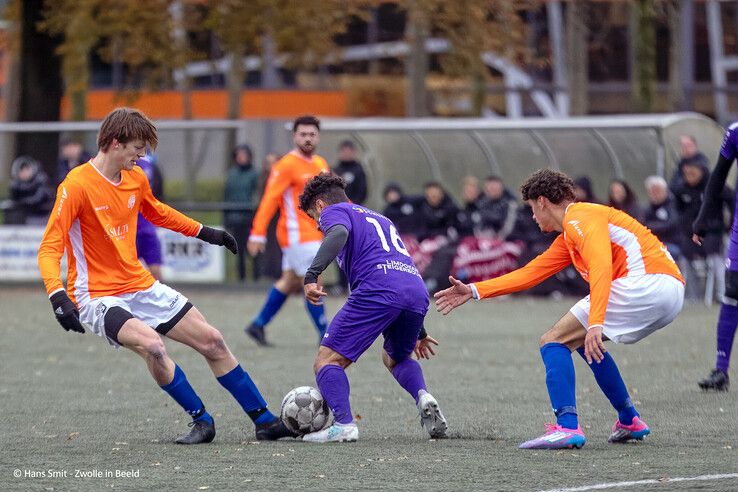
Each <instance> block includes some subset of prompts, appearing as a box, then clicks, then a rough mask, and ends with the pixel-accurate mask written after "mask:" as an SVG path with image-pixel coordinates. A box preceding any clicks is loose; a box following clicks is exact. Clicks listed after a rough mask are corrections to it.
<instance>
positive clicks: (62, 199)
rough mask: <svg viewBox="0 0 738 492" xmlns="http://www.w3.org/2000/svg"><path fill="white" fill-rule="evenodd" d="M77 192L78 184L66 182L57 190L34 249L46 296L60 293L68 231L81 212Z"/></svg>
mask: <svg viewBox="0 0 738 492" xmlns="http://www.w3.org/2000/svg"><path fill="white" fill-rule="evenodd" d="M78 188H79V186H78V184H77V183H75V182H74V181H71V180H69V179H65V180H64V181H62V183H61V184H60V185H59V187H58V188H57V191H56V201H55V203H54V208H53V209H52V211H51V214H50V216H49V221H48V223H47V224H46V230H45V231H44V236H43V239H42V240H41V246H40V247H39V249H38V267H39V270H41V279H42V280H43V281H44V286H45V287H46V293H47V294H48V295H49V296H50V295H51V294H52V293H54V292H56V291H57V290H64V284H62V281H61V259H62V256H64V250H65V249H66V248H67V243H69V229H70V228H71V227H72V223H73V222H74V220H75V219H76V218H77V215H78V214H79V211H80V209H81V208H82V202H83V201H82V196H83V195H82V193H81V190H79V189H78Z"/></svg>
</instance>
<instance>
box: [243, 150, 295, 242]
mask: <svg viewBox="0 0 738 492" xmlns="http://www.w3.org/2000/svg"><path fill="white" fill-rule="evenodd" d="M291 184H292V169H291V167H290V160H286V159H285V158H284V157H283V158H282V159H280V160H279V161H278V162H277V163H276V164H274V167H272V170H271V172H270V173H269V179H267V183H266V186H265V187H264V195H263V196H262V197H261V202H260V203H259V208H257V209H256V215H254V221H253V225H252V226H251V234H250V236H249V240H252V241H266V231H267V228H268V227H269V222H271V220H272V217H274V214H275V213H276V212H277V210H278V209H279V208H280V204H281V202H282V197H283V195H284V193H285V191H287V188H289V187H290V185H291Z"/></svg>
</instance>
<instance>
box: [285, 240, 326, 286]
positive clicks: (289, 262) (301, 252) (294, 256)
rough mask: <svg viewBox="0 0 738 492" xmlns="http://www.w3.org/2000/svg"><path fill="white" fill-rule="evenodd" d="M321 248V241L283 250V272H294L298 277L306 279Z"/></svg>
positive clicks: (296, 245)
mask: <svg viewBox="0 0 738 492" xmlns="http://www.w3.org/2000/svg"><path fill="white" fill-rule="evenodd" d="M318 248H320V241H310V242H309V243H301V244H295V245H294V246H287V247H286V248H284V249H282V271H284V270H292V271H293V272H295V275H297V276H298V277H304V276H305V274H306V273H307V271H308V268H310V264H311V263H312V262H313V258H315V254H316V253H317V252H318Z"/></svg>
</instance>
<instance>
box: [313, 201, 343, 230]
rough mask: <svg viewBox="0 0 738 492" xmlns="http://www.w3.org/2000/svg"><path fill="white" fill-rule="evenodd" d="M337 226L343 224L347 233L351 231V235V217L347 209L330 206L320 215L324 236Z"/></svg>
mask: <svg viewBox="0 0 738 492" xmlns="http://www.w3.org/2000/svg"><path fill="white" fill-rule="evenodd" d="M337 224H341V225H342V226H344V227H345V228H346V230H347V231H349V233H350V232H351V217H350V216H349V212H348V211H347V210H346V209H345V208H343V207H339V206H330V207H327V208H326V209H324V210H323V211H322V212H321V213H320V220H319V221H318V225H319V226H320V230H321V231H323V233H324V234H325V233H326V232H328V231H329V230H330V228H331V227H333V226H334V225H337Z"/></svg>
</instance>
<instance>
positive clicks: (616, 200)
mask: <svg viewBox="0 0 738 492" xmlns="http://www.w3.org/2000/svg"><path fill="white" fill-rule="evenodd" d="M607 204H608V205H610V206H611V207H612V208H615V209H618V210H620V211H623V212H625V213H626V214H628V215H630V216H631V217H633V218H634V219H636V220H640V219H641V207H640V205H638V200H637V199H636V196H635V193H633V190H632V189H631V187H630V186H628V183H626V182H625V181H623V180H622V179H613V180H612V181H610V191H609V196H608V197H607Z"/></svg>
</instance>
